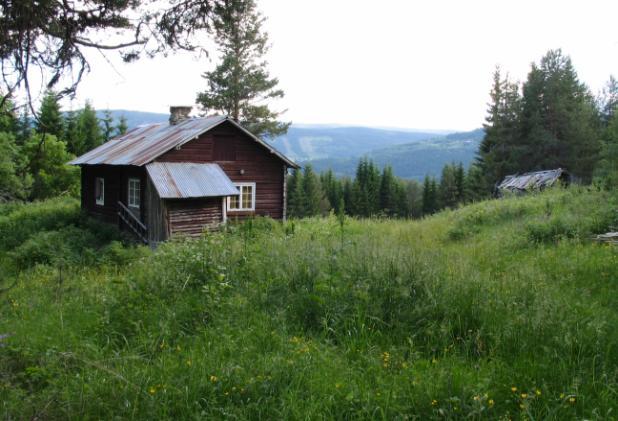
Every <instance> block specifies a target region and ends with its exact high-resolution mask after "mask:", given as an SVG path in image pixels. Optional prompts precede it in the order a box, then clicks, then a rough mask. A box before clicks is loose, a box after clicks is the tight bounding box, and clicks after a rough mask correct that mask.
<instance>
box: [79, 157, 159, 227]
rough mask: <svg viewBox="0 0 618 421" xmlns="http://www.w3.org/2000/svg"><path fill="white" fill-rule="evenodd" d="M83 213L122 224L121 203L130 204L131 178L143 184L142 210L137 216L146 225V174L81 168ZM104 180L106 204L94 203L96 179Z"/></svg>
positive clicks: (133, 169) (106, 167) (137, 170)
mask: <svg viewBox="0 0 618 421" xmlns="http://www.w3.org/2000/svg"><path fill="white" fill-rule="evenodd" d="M81 171H82V188H81V192H82V198H81V201H82V209H84V210H85V211H86V212H87V213H88V214H90V215H92V216H93V217H95V218H97V219H100V220H103V221H106V222H112V223H116V224H117V223H119V220H118V201H120V202H122V203H124V204H125V205H126V204H128V191H129V187H128V183H129V178H139V180H140V186H141V188H140V209H139V212H137V213H136V216H138V217H139V219H140V220H141V221H142V222H144V223H147V220H146V209H145V199H146V195H145V190H146V189H145V186H146V171H145V170H144V168H143V167H136V166H119V165H82V167H81ZM97 177H101V178H103V179H104V180H105V182H104V189H103V193H104V198H105V199H104V204H103V205H97V204H96V201H95V179H96V178H97Z"/></svg>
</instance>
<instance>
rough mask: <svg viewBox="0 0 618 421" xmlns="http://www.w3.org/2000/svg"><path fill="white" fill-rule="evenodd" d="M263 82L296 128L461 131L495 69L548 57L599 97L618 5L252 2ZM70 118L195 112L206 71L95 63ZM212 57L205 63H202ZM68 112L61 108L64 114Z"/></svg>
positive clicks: (615, 54) (516, 69)
mask: <svg viewBox="0 0 618 421" xmlns="http://www.w3.org/2000/svg"><path fill="white" fill-rule="evenodd" d="M258 1H259V7H260V10H261V11H262V12H263V14H264V15H265V16H266V17H267V18H268V20H267V22H266V24H265V27H264V29H265V30H266V31H268V33H269V35H270V42H271V44H272V48H271V50H270V53H269V55H268V57H267V59H268V61H269V68H270V71H271V74H272V75H274V76H277V77H278V78H279V80H280V87H281V88H283V89H284V91H285V93H286V97H285V99H284V100H283V101H281V102H280V103H279V104H277V106H278V107H279V108H281V109H287V110H288V111H287V113H286V114H285V118H286V119H287V120H291V121H293V122H294V123H312V124H350V125H363V126H388V127H402V128H421V129H457V130H468V129H473V128H476V127H480V126H481V124H482V123H483V119H484V116H485V110H486V104H487V101H488V92H489V89H490V85H491V74H492V71H493V69H494V67H495V66H496V65H500V66H501V67H502V68H503V70H505V71H508V72H509V73H510V75H511V76H512V78H513V79H515V80H524V79H525V77H526V74H527V72H528V70H529V67H530V63H531V62H533V61H537V62H538V60H539V59H540V58H541V57H542V56H543V54H544V53H545V52H546V51H547V50H548V49H552V48H562V50H563V51H564V52H565V53H566V54H568V55H570V56H571V58H572V60H573V63H574V65H575V68H576V70H577V71H578V74H579V76H580V79H581V80H582V81H584V82H585V83H586V84H587V85H588V86H589V87H590V88H591V89H592V91H593V92H594V93H597V92H598V91H599V90H600V89H601V88H602V87H603V85H604V84H605V82H606V81H607V80H608V79H609V75H610V74H614V75H616V76H618V30H617V29H618V27H617V25H616V19H617V17H618V1H616V0H612V1H585V2H584V1H580V2H575V1H542V0H524V1H520V0H518V1H496V0H493V1H489V0H488V1H461V0H452V1H412V0H410V1H405V0H382V1H368V0H286V1H282V0H258ZM92 57H93V62H92V64H93V71H92V72H91V73H90V74H89V75H87V76H86V77H85V80H84V82H83V84H82V86H81V87H80V90H79V92H78V98H77V101H75V102H74V103H73V106H74V107H76V108H77V107H80V106H81V104H82V103H83V100H84V99H86V98H89V99H91V100H92V102H93V104H94V106H95V107H96V108H97V109H104V108H111V109H119V108H122V109H128V110H140V111H152V112H162V113H167V111H168V109H169V105H184V104H193V103H194V101H195V96H196V93H197V92H198V91H200V90H203V89H204V87H205V82H204V80H203V79H202V78H201V77H200V74H201V73H202V72H203V71H205V70H207V69H209V68H212V66H213V65H214V63H213V62H212V61H209V60H208V59H206V58H201V59H195V58H192V57H189V56H186V55H173V56H169V57H167V58H158V59H155V60H148V59H144V60H142V61H140V62H137V63H133V64H130V65H123V64H121V63H119V62H118V61H117V60H116V59H115V58H114V57H113V56H112V57H111V58H112V62H113V63H115V65H114V68H112V66H110V65H109V64H107V63H106V62H105V61H104V60H103V59H102V58H101V57H100V56H96V55H93V56H92ZM212 57H213V58H214V56H212ZM67 105H68V104H67Z"/></svg>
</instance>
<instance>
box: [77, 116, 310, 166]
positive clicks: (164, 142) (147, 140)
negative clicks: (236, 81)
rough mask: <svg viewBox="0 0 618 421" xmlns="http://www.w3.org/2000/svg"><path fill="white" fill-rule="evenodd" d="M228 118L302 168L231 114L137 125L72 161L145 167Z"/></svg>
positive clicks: (85, 163)
mask: <svg viewBox="0 0 618 421" xmlns="http://www.w3.org/2000/svg"><path fill="white" fill-rule="evenodd" d="M224 121H229V122H230V123H232V124H233V125H235V126H236V127H238V128H239V129H240V130H242V131H243V132H245V133H246V134H247V135H249V136H250V137H251V138H252V139H253V140H255V141H256V142H258V143H259V144H260V145H262V146H263V147H265V148H266V149H268V150H269V151H270V152H271V153H272V154H274V155H276V156H277V157H279V158H280V159H281V160H283V161H284V162H285V163H286V164H287V165H289V166H290V167H293V168H298V164H296V163H295V162H293V161H291V160H290V159H288V158H287V157H285V156H284V155H283V154H281V153H280V152H279V151H277V150H276V149H275V148H273V147H272V146H270V145H268V144H267V143H265V142H264V141H263V140H261V139H259V138H258V137H256V136H254V135H253V134H252V133H250V132H248V131H247V130H246V129H245V128H243V127H242V126H241V125H240V124H238V123H236V122H235V121H234V120H232V119H230V118H229V117H227V116H215V117H206V118H190V119H187V120H185V121H182V122H180V123H178V124H175V125H170V124H169V123H156V124H149V125H145V126H140V127H136V128H134V129H132V130H130V131H128V132H127V133H125V134H124V135H122V136H119V137H116V138H114V139H112V140H110V141H108V142H106V143H104V144H102V145H101V146H99V147H98V148H95V149H93V150H91V151H89V152H87V153H85V154H84V155H82V156H80V157H77V158H75V159H74V160H72V161H70V162H69V164H71V165H98V164H106V165H137V166H142V165H145V164H148V163H149V162H152V161H153V160H154V159H156V158H157V157H159V156H161V155H163V154H164V153H165V152H167V151H169V150H171V149H173V148H175V147H177V146H180V145H183V144H185V143H187V142H188V141H190V140H193V139H195V138H197V137H198V136H199V135H201V134H202V133H205V132H207V131H208V130H210V129H212V128H213V127H216V126H218V125H219V124H221V123H223V122H224Z"/></svg>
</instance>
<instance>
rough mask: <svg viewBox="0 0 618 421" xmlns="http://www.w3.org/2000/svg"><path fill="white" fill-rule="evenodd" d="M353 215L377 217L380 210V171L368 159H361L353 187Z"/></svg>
mask: <svg viewBox="0 0 618 421" xmlns="http://www.w3.org/2000/svg"><path fill="white" fill-rule="evenodd" d="M352 196H353V197H352V201H353V206H352V208H353V213H354V214H355V215H359V216H365V217H366V216H372V215H375V214H376V213H377V212H378V210H379V209H380V171H379V170H378V168H377V167H376V166H375V165H374V163H373V162H372V161H371V160H369V159H368V158H361V160H360V161H359V163H358V167H357V168H356V178H355V179H354V183H353V186H352Z"/></svg>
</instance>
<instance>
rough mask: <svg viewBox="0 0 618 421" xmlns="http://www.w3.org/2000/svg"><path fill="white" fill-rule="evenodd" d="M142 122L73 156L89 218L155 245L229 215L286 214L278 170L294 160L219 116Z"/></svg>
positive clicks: (179, 110) (178, 115)
mask: <svg viewBox="0 0 618 421" xmlns="http://www.w3.org/2000/svg"><path fill="white" fill-rule="evenodd" d="M189 111H190V107H172V108H171V112H172V115H171V117H170V122H169V123H158V124H149V125H145V126H140V127H137V128H134V129H132V130H130V131H129V132H127V133H126V134H124V135H122V136H119V137H117V138H114V139H112V140H110V141H109V142H107V143H104V144H103V145H101V146H99V147H97V148H95V149H93V150H91V151H89V152H87V153H86V154H84V155H82V156H80V157H78V158H76V159H74V160H73V161H71V162H70V163H69V164H72V165H79V166H80V167H81V182H82V183H81V204H82V209H83V210H84V211H86V212H87V213H89V214H90V215H92V216H94V217H97V218H99V219H102V220H105V221H108V222H110V223H115V224H119V226H121V227H122V228H128V229H129V230H131V231H132V232H133V233H135V234H136V235H137V236H138V237H139V238H140V239H141V240H142V241H144V242H145V243H149V244H156V243H158V242H161V241H165V240H167V239H169V238H170V237H172V236H174V235H179V234H181V235H189V236H194V235H200V234H201V233H202V232H203V231H204V230H208V229H212V228H216V227H218V226H219V225H220V224H222V223H225V222H226V221H227V220H228V219H229V218H232V219H243V218H247V217H252V216H255V215H260V216H269V217H272V218H275V219H285V214H286V203H285V202H286V197H285V180H286V177H285V175H286V174H287V171H288V168H298V165H297V164H296V163H294V162H293V161H291V160H290V159H288V158H286V157H285V156H284V155H282V154H281V153H279V152H278V151H277V150H275V149H274V148H273V147H272V146H271V145H269V144H267V143H266V142H264V141H262V140H261V139H259V138H257V137H256V136H254V135H253V134H251V133H249V132H248V131H247V130H246V129H244V128H243V127H242V126H241V125H239V124H238V123H237V122H236V121H234V120H233V119H231V118H229V117H226V116H216V117H206V118H189V117H188V113H189Z"/></svg>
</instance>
